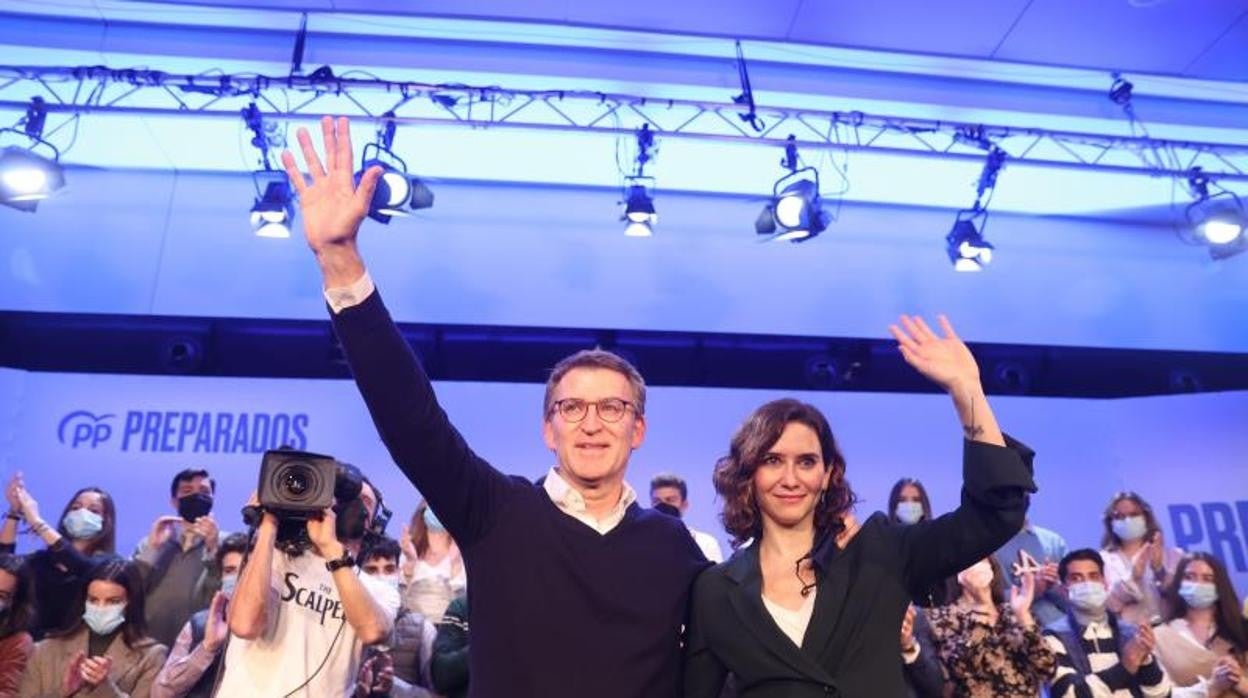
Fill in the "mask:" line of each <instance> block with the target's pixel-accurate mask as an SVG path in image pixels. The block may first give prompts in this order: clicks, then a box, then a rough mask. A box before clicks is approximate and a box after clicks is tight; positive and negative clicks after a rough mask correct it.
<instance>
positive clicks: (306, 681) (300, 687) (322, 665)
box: [282, 613, 347, 698]
mask: <svg viewBox="0 0 1248 698" xmlns="http://www.w3.org/2000/svg"><path fill="white" fill-rule="evenodd" d="M346 625H347V617H346V614H345V613H344V614H343V617H342V622H340V623H339V624H338V632H336V633H334V639H333V640H331V641H330V643H329V649H327V650H325V656H324V657H322V658H321V663H320V665H319V666H317V667H316V671H314V672H312V675H311V676H309V677H308V678H306V679H304V681H303V683H301V684H299V685H298V686H295V687H294V689H292V690H291V692H290V693H287V694H286V695H285V696H282V698H290V697H291V696H293V695H295V694H296V693H298V692H299V691H302V690H303V689H304V687H305V686H307V685H308V684H310V683H312V679H315V678H316V675H317V674H319V673H321V669H324V668H325V662H328V661H329V655H331V654H333V653H334V645H336V644H338V638H339V637H341V636H342V629H343V628H344V627H346Z"/></svg>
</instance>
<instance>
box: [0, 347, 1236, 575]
mask: <svg viewBox="0 0 1248 698" xmlns="http://www.w3.org/2000/svg"><path fill="white" fill-rule="evenodd" d="M437 387H438V391H439V395H440V396H441V399H442V401H443V404H444V405H445V406H446V408H447V410H448V412H449V413H450V415H451V417H452V419H454V420H455V422H456V424H457V425H458V426H459V428H460V429H461V431H462V432H463V433H464V434H465V435H466V436H467V437H468V439H469V440H470V442H471V443H472V445H473V447H474V448H475V449H476V450H477V451H478V452H479V453H481V454H482V455H483V456H485V457H486V458H488V459H489V460H490V461H492V462H493V463H494V464H495V465H496V466H498V467H499V468H500V469H501V470H503V471H505V472H509V473H516V474H521V475H525V476H527V477H530V478H535V477H537V476H539V475H541V474H542V473H543V472H545V470H546V469H547V468H548V467H549V466H550V465H551V463H552V459H551V456H550V454H549V453H548V452H547V451H546V449H545V447H544V446H543V445H542V442H541V439H540V433H539V424H540V421H539V420H540V407H539V405H540V402H541V386H538V385H527V384H526V385H519V384H501V383H441V384H439V385H438V386H437ZM780 395H781V393H777V392H772V391H751V390H725V389H693V388H652V389H651V396H650V401H649V415H648V416H649V420H650V425H649V433H648V437H647V440H646V443H645V444H644V445H643V446H642V448H641V449H640V450H639V451H638V452H637V453H636V455H635V456H634V459H633V461H632V465H631V466H630V474H629V480H630V482H632V484H633V485H634V486H635V487H637V488H639V490H640V491H641V493H642V495H643V496H644V495H645V490H646V487H647V484H648V481H649V479H650V477H651V476H652V475H654V474H655V473H657V472H659V471H662V470H673V471H676V472H678V473H680V474H681V475H683V476H684V477H685V478H686V479H687V480H688V482H689V487H690V498H691V501H692V508H691V511H690V513H689V518H690V520H691V522H692V524H693V525H694V526H695V527H697V528H700V529H702V530H706V531H709V532H712V533H714V534H716V535H718V536H720V537H721V539H723V538H724V536H723V534H722V530H721V529H720V527H719V526H718V525H717V523H716V519H715V514H716V511H717V503H716V502H715V501H714V498H713V492H712V490H711V486H710V479H709V473H710V468H711V465H712V464H713V463H714V461H715V459H716V458H717V457H718V456H720V455H721V454H722V452H723V451H724V449H725V448H726V446H727V442H728V438H729V436H730V435H731V433H732V431H733V430H734V429H735V428H736V427H737V425H738V424H740V422H741V421H742V420H743V419H744V418H745V416H746V415H747V414H748V413H749V411H750V410H751V409H753V408H754V407H756V406H757V405H759V404H761V403H762V402H764V401H766V400H769V399H772V398H774V397H778V396H780ZM798 397H801V398H802V399H805V400H808V401H810V402H813V403H815V404H816V405H818V406H819V407H821V408H822V409H823V410H825V412H826V413H827V414H828V416H829V418H830V420H831V422H832V425H833V428H834V430H835V431H836V433H837V436H838V438H839V439H840V440H841V441H842V443H843V448H844V451H845V454H846V457H847V458H848V460H849V478H850V481H851V483H852V484H853V486H854V488H855V489H856V490H857V491H858V493H859V495H860V496H861V497H862V499H863V502H862V504H861V505H860V507H859V509H860V513H861V514H863V515H865V514H867V513H869V512H871V511H874V510H876V509H878V508H883V506H884V505H885V503H886V502H885V500H886V498H887V495H888V490H889V487H890V486H891V485H892V483H893V482H894V481H895V480H896V479H897V478H898V477H900V476H903V475H909V476H917V477H919V478H921V479H922V480H923V481H924V482H925V483H926V484H927V486H928V488H929V490H930V492H931V495H932V498H933V504H934V506H935V507H936V508H937V509H939V510H944V509H948V508H950V507H952V506H954V505H955V504H956V502H957V497H958V491H959V488H960V467H959V463H960V434H959V428H958V425H957V422H956V420H955V418H954V416H953V411H952V409H951V408H950V407H949V405H948V400H947V399H946V398H944V397H943V396H938V395H894V394H857V393H828V392H823V393H804V394H799V395H798ZM993 403H994V405H996V407H997V411H998V413H999V416H1000V420H1001V423H1002V424H1003V425H1004V426H1005V427H1006V429H1007V430H1008V431H1010V432H1011V433H1013V434H1014V435H1016V436H1017V437H1018V438H1020V439H1022V440H1024V441H1025V442H1027V443H1028V444H1030V445H1031V446H1032V447H1034V448H1035V449H1036V451H1037V452H1038V456H1037V460H1036V479H1037V482H1038V484H1039V485H1040V488H1041V489H1040V493H1039V494H1038V496H1036V497H1035V498H1034V500H1033V507H1032V519H1033V520H1034V521H1035V522H1037V523H1039V524H1041V525H1043V526H1046V527H1049V528H1053V529H1055V530H1057V531H1058V532H1060V533H1062V534H1063V535H1064V536H1065V537H1066V538H1067V541H1068V543H1069V545H1070V546H1071V547H1072V548H1074V547H1081V546H1085V545H1086V546H1092V547H1095V546H1096V545H1097V543H1098V542H1099V538H1100V514H1101V512H1102V510H1103V509H1104V506H1105V504H1106V502H1107V500H1108V498H1109V497H1110V495H1111V494H1112V493H1113V492H1115V491H1117V490H1119V489H1124V488H1131V489H1135V490H1137V491H1139V492H1141V493H1142V494H1143V495H1144V496H1145V497H1146V498H1147V499H1149V500H1150V501H1151V503H1152V504H1153V506H1154V508H1155V509H1156V511H1157V514H1158V516H1159V518H1160V519H1161V521H1162V524H1163V527H1164V528H1165V533H1166V536H1167V540H1168V541H1170V542H1172V543H1178V544H1182V545H1184V546H1186V547H1188V548H1190V549H1202V550H1211V551H1213V552H1214V553H1216V554H1218V555H1219V556H1220V557H1222V559H1223V560H1225V561H1226V562H1227V563H1228V566H1229V568H1230V570H1231V572H1232V574H1233V575H1234V578H1235V581H1236V584H1237V587H1238V589H1239V590H1240V592H1241V594H1242V593H1243V592H1244V591H1245V590H1248V467H1246V466H1248V456H1245V446H1246V445H1248V436H1246V434H1248V432H1246V431H1245V429H1244V423H1245V418H1246V417H1248V393H1223V394H1209V395H1194V396H1175V397H1161V398H1144V399H1132V400H1115V401H1088V400H1058V399H1037V398H996V399H994V400H993ZM108 415H111V416H108ZM0 420H2V421H0V469H2V470H3V475H4V477H5V478H7V477H8V475H9V474H10V473H12V472H13V471H14V470H18V469H20V470H22V471H24V472H25V474H26V480H27V483H28V485H29V487H30V489H31V491H32V492H33V493H34V494H35V496H36V497H37V498H38V499H39V501H40V503H41V504H42V506H43V509H44V512H45V514H46V515H47V516H48V517H49V518H52V517H55V516H56V514H57V513H59V511H60V509H61V507H62V506H63V505H64V502H65V500H66V499H67V498H68V497H69V495H70V494H71V493H72V492H73V491H74V490H75V489H76V488H78V487H80V486H84V485H87V484H97V485H99V486H101V487H103V488H105V489H106V490H108V491H109V492H111V493H112V494H113V496H114V497H115V499H116V501H117V506H118V510H119V520H118V545H119V548H120V549H122V550H124V551H128V550H129V549H130V548H131V546H132V545H133V544H134V543H135V542H137V541H138V539H139V538H140V537H141V536H143V535H144V534H145V532H146V530H147V528H148V526H149V524H150V521H151V520H152V519H154V518H155V517H156V516H157V515H160V514H162V513H166V512H167V510H168V509H169V503H168V499H169V498H168V484H169V479H170V478H171V477H172V475H173V473H175V472H176V471H177V470H179V469H181V468H183V467H189V466H198V467H205V468H208V469H209V470H210V471H211V472H212V473H213V475H214V476H215V477H216V479H217V482H218V490H217V502H218V503H217V516H218V519H219V520H220V521H221V522H222V525H223V527H225V528H229V529H237V528H238V527H239V526H240V523H239V520H238V517H237V513H236V512H237V510H238V508H239V507H240V506H241V505H242V503H243V502H244V500H245V498H246V496H247V494H248V492H249V491H250V490H251V489H253V488H254V486H255V482H256V473H257V470H258V467H259V461H260V459H259V452H260V451H263V450H264V448H266V447H269V446H273V445H278V444H280V443H282V442H283V441H284V440H291V441H292V442H293V444H294V445H295V446H303V447H306V448H308V449H310V450H314V451H320V452H324V453H329V454H332V455H334V456H337V457H338V458H340V459H342V460H347V461H350V462H353V463H356V464H358V465H360V466H361V467H363V468H364V469H365V470H366V471H367V472H368V473H369V475H370V477H371V478H372V479H373V480H374V481H375V482H377V484H378V485H379V486H380V487H381V488H382V490H383V491H384V493H385V495H386V499H387V502H388V503H389V504H390V507H391V508H392V509H393V510H394V511H395V516H396V521H395V522H394V523H393V524H392V527H391V533H392V534H395V535H397V534H398V531H399V526H400V523H401V520H402V519H406V517H407V516H408V515H410V513H411V511H412V509H413V507H414V505H415V503H416V499H417V496H418V495H417V493H416V491H415V490H414V489H413V488H412V486H411V485H410V484H409V483H408V482H407V481H406V479H405V478H404V477H403V475H402V474H401V473H400V472H399V470H398V468H396V467H395V466H394V465H393V464H392V463H391V462H390V460H389V457H388V456H387V455H386V453H385V450H384V448H383V447H382V445H381V443H380V441H379V440H378V438H377V436H376V434H375V432H374V430H373V427H372V423H371V421H370V420H369V418H368V415H367V412H366V411H365V409H364V406H363V402H362V401H361V399H360V397H359V395H358V393H357V392H356V391H355V388H354V386H353V385H352V384H351V383H350V382H347V381H328V380H324V381H313V380H272V379H241V378H240V379H234V378H189V377H157V376H114V375H85V374H47V373H25V372H21V371H14V370H0ZM244 422H245V424H246V426H245V427H243V426H242V425H243V423H244ZM205 424H206V425H207V427H206V428H203V429H202V430H201V427H202V425H205ZM184 432H185V433H184ZM31 545H32V541H31V540H30V539H23V540H22V541H21V542H20V549H22V550H29V549H30V547H31Z"/></svg>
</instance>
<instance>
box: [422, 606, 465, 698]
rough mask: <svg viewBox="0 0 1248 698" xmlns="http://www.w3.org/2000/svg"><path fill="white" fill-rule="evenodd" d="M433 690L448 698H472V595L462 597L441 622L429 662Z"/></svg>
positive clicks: (447, 610)
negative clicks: (470, 624)
mask: <svg viewBox="0 0 1248 698" xmlns="http://www.w3.org/2000/svg"><path fill="white" fill-rule="evenodd" d="M429 678H430V681H431V682H432V685H433V690H435V691H437V692H438V694H439V695H442V696H445V697H446V698H468V596H467V595H466V594H460V595H459V596H456V597H455V600H454V601H451V605H450V606H447V607H446V613H444V614H443V615H442V620H441V621H439V622H438V638H437V639H436V640H434V643H433V657H432V658H431V659H430V663H429Z"/></svg>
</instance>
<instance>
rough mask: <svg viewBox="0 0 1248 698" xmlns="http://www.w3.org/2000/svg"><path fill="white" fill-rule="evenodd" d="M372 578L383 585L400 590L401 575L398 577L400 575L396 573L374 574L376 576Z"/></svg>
mask: <svg viewBox="0 0 1248 698" xmlns="http://www.w3.org/2000/svg"><path fill="white" fill-rule="evenodd" d="M372 577H373V579H376V580H377V581H379V582H381V583H382V584H386V585H388V586H392V587H394V588H395V589H398V588H399V581H400V579H399V575H398V573H395V574H374V575H372Z"/></svg>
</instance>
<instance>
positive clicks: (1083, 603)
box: [1066, 582, 1109, 615]
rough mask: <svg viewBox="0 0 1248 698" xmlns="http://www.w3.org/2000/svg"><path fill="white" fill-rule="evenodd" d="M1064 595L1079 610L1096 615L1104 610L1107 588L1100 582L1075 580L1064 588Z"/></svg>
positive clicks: (1107, 594)
mask: <svg viewBox="0 0 1248 698" xmlns="http://www.w3.org/2000/svg"><path fill="white" fill-rule="evenodd" d="M1066 597H1067V598H1069V599H1070V604H1071V605H1072V606H1074V607H1075V608H1077V609H1079V610H1080V611H1083V612H1084V613H1088V614H1092V615H1097V614H1099V613H1101V612H1102V611H1104V610H1105V601H1106V599H1108V598H1109V590H1108V589H1106V588H1105V585H1104V584H1103V583H1101V582H1076V583H1074V584H1071V585H1070V586H1068V587H1067V588H1066Z"/></svg>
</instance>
